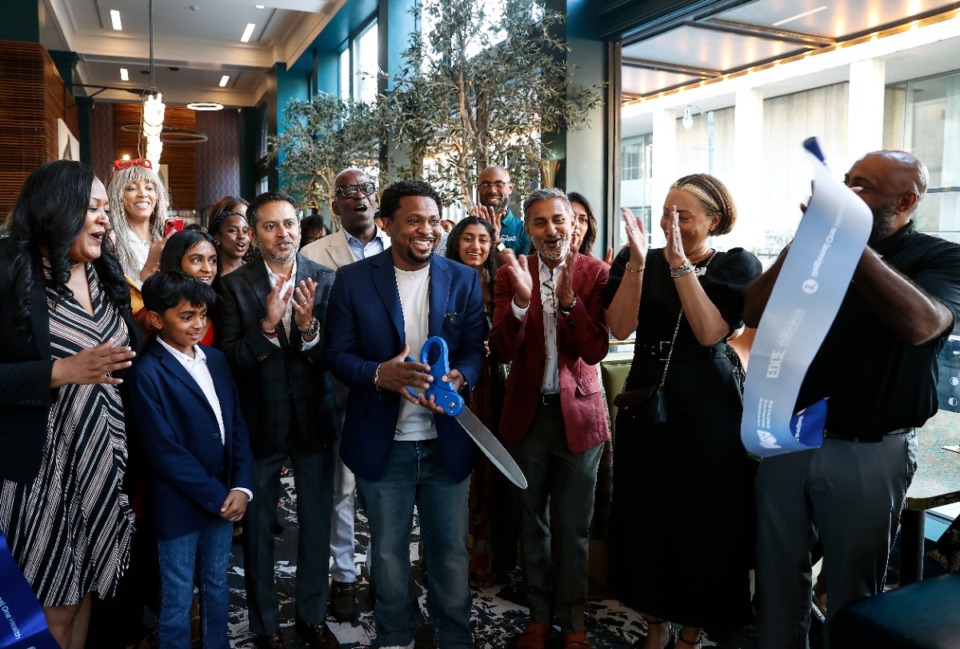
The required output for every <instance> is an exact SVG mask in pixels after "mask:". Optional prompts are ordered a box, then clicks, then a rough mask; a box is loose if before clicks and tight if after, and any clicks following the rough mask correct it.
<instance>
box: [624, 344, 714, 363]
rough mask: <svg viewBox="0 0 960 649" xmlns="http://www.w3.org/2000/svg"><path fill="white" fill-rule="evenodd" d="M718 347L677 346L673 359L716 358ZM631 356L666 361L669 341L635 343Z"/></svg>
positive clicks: (668, 352)
mask: <svg viewBox="0 0 960 649" xmlns="http://www.w3.org/2000/svg"><path fill="white" fill-rule="evenodd" d="M720 353H722V352H720V351H718V345H712V346H710V347H703V346H702V345H677V346H676V348H674V350H673V358H675V359H678V360H679V359H691V358H692V359H699V358H714V357H715V356H718V355H719V354H720ZM633 355H634V357H635V358H641V359H644V360H651V359H652V360H657V361H666V360H667V356H669V355H670V341H669V340H660V341H657V342H653V343H637V344H636V346H635V347H634V352H633Z"/></svg>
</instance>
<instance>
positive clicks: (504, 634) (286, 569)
mask: <svg viewBox="0 0 960 649" xmlns="http://www.w3.org/2000/svg"><path fill="white" fill-rule="evenodd" d="M283 483H284V486H285V491H286V495H285V497H284V499H283V502H282V504H281V506H280V516H279V518H280V520H281V522H282V524H283V527H284V530H283V533H282V535H280V536H278V537H277V565H276V575H277V580H278V588H279V591H280V599H281V610H280V619H281V620H282V633H283V636H284V640H286V643H287V646H288V647H290V649H301V648H303V649H305V648H306V647H307V645H306V643H304V642H303V641H302V640H301V639H300V638H299V637H298V636H297V635H296V633H295V632H294V630H293V620H294V603H293V602H294V588H295V579H296V564H295V561H296V545H297V542H296V538H297V537H296V512H295V502H296V500H295V499H296V495H295V492H294V490H293V472H292V471H290V472H289V473H288V474H287V475H286V476H285V477H284V478H283ZM356 536H357V548H356V562H357V566H358V569H359V579H358V583H359V600H360V608H361V615H360V619H359V620H358V623H357V624H356V625H351V624H349V623H346V624H339V623H336V622H334V621H333V619H332V618H330V619H329V620H328V622H329V624H330V628H331V629H332V630H333V633H334V635H336V636H337V639H338V640H339V641H340V644H341V646H342V647H343V649H354V648H357V647H374V646H376V643H375V630H374V622H373V611H372V610H370V609H369V607H368V606H367V602H366V600H367V594H368V591H369V580H368V574H367V570H366V565H365V564H366V554H365V553H366V548H367V546H368V543H369V532H368V530H367V525H366V520H365V519H364V517H363V513H362V512H358V515H357V531H356ZM241 552H242V549H241V548H240V546H239V545H234V547H233V553H232V554H231V563H230V575H229V583H230V590H231V610H230V639H231V646H232V647H234V648H236V649H244V648H248V647H252V646H253V638H252V636H251V635H250V633H249V630H248V625H247V610H246V601H245V599H246V598H245V592H244V585H243V558H242V555H241ZM419 552H420V549H419V538H418V535H417V530H416V529H414V534H413V537H412V538H411V540H410V556H411V561H412V562H413V569H414V575H415V577H416V581H417V586H418V589H419V594H420V597H419V601H420V610H421V613H422V616H423V618H424V625H423V626H422V627H421V628H420V630H419V631H418V633H417V640H416V649H432V643H431V641H430V631H429V628H428V627H427V626H426V590H425V589H424V586H423V579H422V575H423V573H422V571H421V569H420V558H419ZM591 588H592V590H594V591H595V592H592V593H591V596H590V603H589V610H588V611H587V635H588V637H589V639H590V642H591V644H592V645H593V647H594V648H595V649H626V648H628V647H632V646H633V645H634V643H635V642H636V641H637V640H638V639H640V640H642V636H643V634H644V633H645V625H644V622H643V620H642V618H641V617H640V616H639V615H638V614H637V613H636V612H635V611H633V610H631V609H629V608H626V607H624V606H622V605H620V603H619V602H618V601H616V600H614V599H609V598H608V596H607V595H606V594H605V593H603V592H602V589H601V588H600V587H599V586H598V585H597V584H593V583H592V584H591ZM473 595H474V602H473V624H474V643H475V646H476V647H477V649H501V648H511V647H513V646H514V642H515V637H516V635H517V634H518V633H519V632H520V631H521V630H522V629H523V628H524V626H525V625H526V620H527V609H526V607H525V606H524V605H523V604H522V600H523V597H522V593H521V592H519V587H518V586H516V585H514V586H507V587H505V586H495V587H492V588H485V589H477V588H475V589H474V591H473ZM704 638H705V642H704V646H705V647H711V646H716V647H723V648H725V649H740V648H742V649H750V648H751V647H754V646H755V641H754V640H753V638H752V637H751V634H750V633H749V630H747V632H746V633H738V634H734V635H733V636H731V637H730V638H726V637H725V638H723V640H722V644H721V643H720V642H717V641H715V640H719V638H717V639H715V640H709V639H706V636H704ZM548 646H549V647H551V649H560V647H561V646H562V640H561V636H560V631H559V628H554V633H553V634H552V636H551V644H550V645H548Z"/></svg>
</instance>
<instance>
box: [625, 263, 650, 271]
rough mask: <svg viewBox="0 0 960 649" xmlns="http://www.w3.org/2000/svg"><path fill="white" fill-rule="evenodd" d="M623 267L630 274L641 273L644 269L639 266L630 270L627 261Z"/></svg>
mask: <svg viewBox="0 0 960 649" xmlns="http://www.w3.org/2000/svg"><path fill="white" fill-rule="evenodd" d="M624 267H625V268H626V269H627V270H628V271H629V272H631V273H642V272H643V269H644V268H646V266H641V267H640V268H630V262H629V261H628V262H627V263H626V264H624Z"/></svg>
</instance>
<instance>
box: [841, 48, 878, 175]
mask: <svg viewBox="0 0 960 649" xmlns="http://www.w3.org/2000/svg"><path fill="white" fill-rule="evenodd" d="M885 82H886V63H885V62H884V61H881V60H879V59H868V60H866V61H857V62H856V63H851V64H850V94H849V98H848V100H847V160H848V161H849V162H850V163H852V162H853V161H854V160H859V159H860V158H861V157H862V156H863V155H864V154H865V153H869V152H870V151H878V150H880V149H882V148H883V90H884V84H885Z"/></svg>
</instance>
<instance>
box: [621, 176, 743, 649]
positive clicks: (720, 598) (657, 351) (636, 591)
mask: <svg viewBox="0 0 960 649" xmlns="http://www.w3.org/2000/svg"><path fill="white" fill-rule="evenodd" d="M622 211H623V219H624V224H625V226H626V231H627V237H628V239H629V242H630V245H629V246H628V247H627V248H625V249H624V250H623V251H621V252H620V254H619V255H617V258H616V259H615V260H614V263H613V266H612V267H611V270H610V282H609V283H608V284H607V286H606V288H605V291H604V296H603V299H604V303H605V305H606V306H607V322H608V323H609V325H610V330H611V331H612V332H613V334H614V335H615V336H616V337H617V338H620V339H624V338H626V337H628V336H629V335H630V333H631V332H633V331H636V345H635V347H634V357H633V363H632V365H631V367H630V373H629V375H628V377H627V380H626V384H625V385H624V390H623V392H622V393H621V394H620V395H619V396H618V397H617V399H616V400H615V401H614V403H615V404H616V405H617V406H618V407H619V411H618V412H617V419H616V435H617V437H616V454H615V455H614V471H613V476H614V478H613V479H614V488H613V508H612V513H611V522H610V527H611V532H610V562H609V565H610V567H611V570H610V575H609V578H610V587H611V590H612V591H613V592H614V594H616V595H617V596H618V597H619V598H620V599H621V600H622V601H624V602H625V603H626V604H628V605H629V606H631V607H633V608H635V609H637V610H639V611H642V612H643V615H644V618H645V619H646V621H647V629H648V632H647V637H646V639H645V641H644V642H643V644H642V647H643V649H663V648H664V647H665V646H670V647H673V646H676V647H677V648H678V649H692V648H699V647H700V646H701V639H700V636H701V630H702V629H703V628H704V627H710V628H737V627H740V626H743V625H745V624H747V623H749V621H750V584H749V569H750V560H751V557H752V548H753V544H754V541H753V507H752V502H753V500H752V471H751V468H752V467H751V465H750V460H748V458H747V455H746V452H745V450H744V449H743V446H742V445H741V443H740V416H741V412H742V410H743V406H742V400H741V395H740V387H739V383H738V382H737V378H736V377H735V375H734V368H733V366H732V365H731V362H730V360H729V358H730V357H728V355H727V343H726V341H727V338H728V337H729V336H730V334H731V333H732V332H733V331H734V330H735V329H737V328H738V327H739V326H740V325H741V324H742V323H741V311H742V308H743V293H744V290H745V289H746V287H747V285H748V284H749V283H750V282H751V280H753V279H754V278H755V277H757V276H758V275H759V274H760V270H761V269H760V262H759V261H757V258H756V257H754V256H753V255H751V254H750V253H748V252H746V251H745V250H743V249H742V248H733V249H731V250H728V251H726V252H720V251H717V250H715V249H714V248H712V247H711V237H716V236H720V235H723V234H727V233H728V232H730V230H731V229H732V228H733V224H734V222H735V221H736V208H735V207H734V204H733V199H732V198H731V196H730V193H729V192H728V191H727V188H726V187H724V185H723V183H721V182H720V181H719V180H717V179H716V178H714V177H713V176H710V175H707V174H694V175H692V176H684V177H683V178H681V179H680V180H678V181H677V182H675V183H674V184H673V185H672V186H671V188H670V192H669V193H668V194H667V199H666V201H665V203H664V206H663V215H662V216H661V218H660V227H661V228H662V229H663V233H664V235H665V236H666V240H667V243H666V246H665V247H664V248H662V249H656V250H648V245H647V233H646V232H645V231H644V227H643V222H642V220H641V219H638V218H635V217H634V216H633V214H631V213H630V210H627V209H623V210H622ZM657 386H660V390H659V395H658V393H657V391H653V393H652V394H653V396H652V397H649V398H646V397H647V395H649V394H651V389H652V388H655V387H657ZM659 397H662V400H661V399H660V398H659ZM660 403H662V404H663V408H658V407H653V408H650V407H649V406H651V405H653V406H657V405H658V404H660ZM638 529H639V530H640V533H639V534H637V533H636V532H635V530H638ZM669 621H673V622H676V623H678V624H679V625H681V626H682V628H681V629H680V632H679V634H678V635H677V636H676V637H673V632H672V628H671V626H670V624H669ZM638 646H640V645H638Z"/></svg>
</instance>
